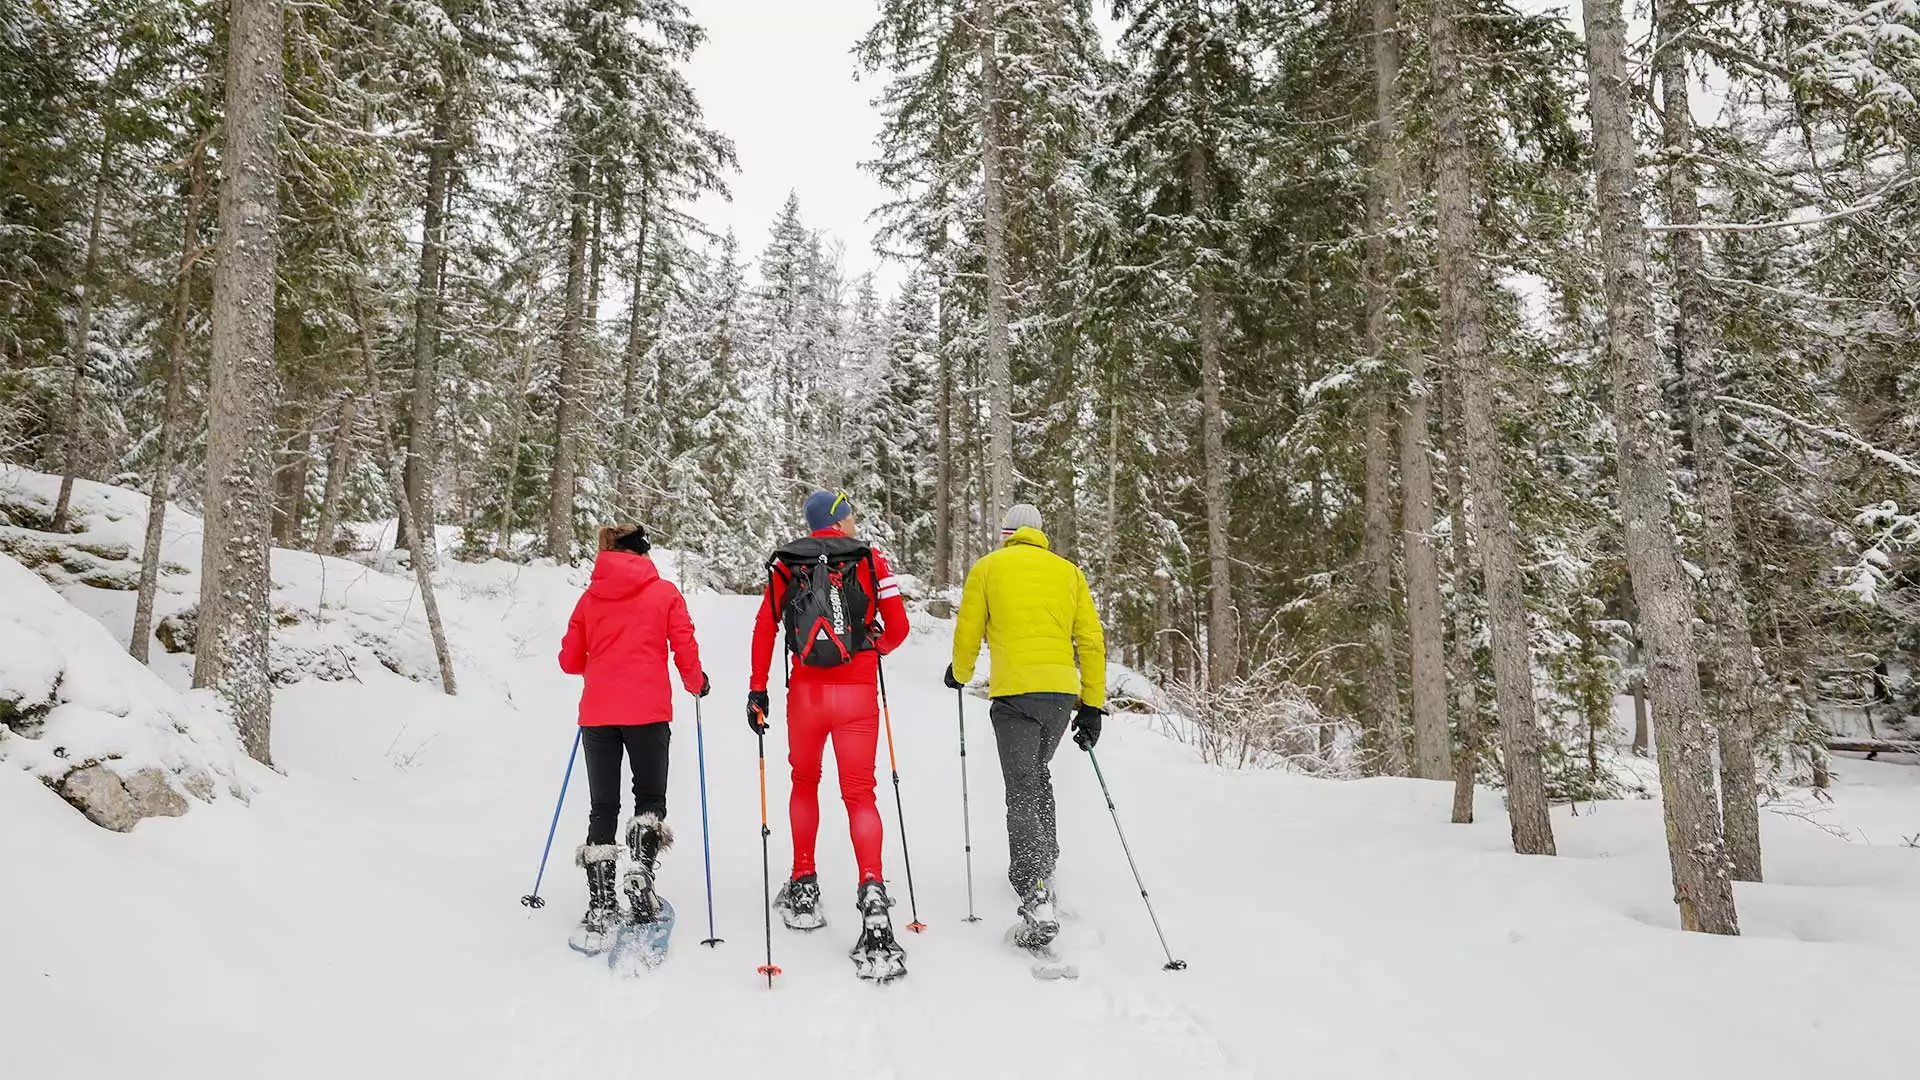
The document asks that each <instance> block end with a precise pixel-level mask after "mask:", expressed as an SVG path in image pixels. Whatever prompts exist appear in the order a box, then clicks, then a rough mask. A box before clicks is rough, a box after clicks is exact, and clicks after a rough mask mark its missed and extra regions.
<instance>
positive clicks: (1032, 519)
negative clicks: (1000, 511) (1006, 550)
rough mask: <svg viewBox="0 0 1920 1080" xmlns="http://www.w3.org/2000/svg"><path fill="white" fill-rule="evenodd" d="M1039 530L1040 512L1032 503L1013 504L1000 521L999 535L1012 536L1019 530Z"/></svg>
mask: <svg viewBox="0 0 1920 1080" xmlns="http://www.w3.org/2000/svg"><path fill="white" fill-rule="evenodd" d="M1038 528H1040V511H1039V510H1038V509H1036V508H1035V507H1034V505H1033V504H1032V503H1014V504H1013V505H1012V506H1009V507H1007V516H1005V517H1003V518H1001V519H1000V535H1001V536H1012V535H1013V534H1014V533H1015V532H1017V531H1018V530H1020V529H1038Z"/></svg>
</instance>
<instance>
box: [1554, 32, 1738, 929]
mask: <svg viewBox="0 0 1920 1080" xmlns="http://www.w3.org/2000/svg"><path fill="white" fill-rule="evenodd" d="M1584 18H1585V22H1586V31H1587V71H1588V81H1589V84H1590V86H1591V88H1592V89H1591V97H1590V108H1591V110H1592V114H1593V134H1594V164H1595V171H1596V174H1597V176H1596V188H1597V194H1598V197H1599V203H1600V207H1599V209H1600V255H1601V263H1602V267H1603V269H1604V287H1605V292H1606V299H1607V352H1608V354H1609V356H1610V358H1611V360H1612V364H1613V392H1614V425H1615V427H1616V429H1617V431H1618V438H1619V450H1618V454H1619V461H1620V511H1621V517H1622V518H1623V519H1624V521H1625V525H1626V553H1627V570H1628V573H1629V575H1630V576H1631V577H1632V579H1633V595H1634V601H1635V603H1636V604H1637V605H1638V606H1639V609H1640V616H1641V618H1640V629H1641V636H1642V638H1643V639H1644V641H1645V644H1646V649H1647V683H1648V687H1649V689H1650V690H1651V692H1652V696H1653V722H1654V724H1655V725H1657V726H1658V727H1659V735H1658V738H1657V739H1656V740H1655V744H1654V749H1655V751H1656V753H1657V754H1658V756H1659V758H1660V760H1661V765H1662V767H1661V770H1660V771H1661V781H1662V787H1663V788H1664V789H1665V790H1664V795H1665V798H1664V800H1663V801H1664V804H1665V808H1666V813H1667V818H1668V849H1669V854H1670V855H1671V857H1672V861H1673V875H1674V885H1675V900H1676V902H1677V903H1678V904H1679V906H1680V924H1681V926H1682V927H1683V928H1684V929H1687V930H1699V931H1704V932H1707V933H1715V934H1737V933H1739V932H1740V922H1739V918H1738V916H1737V915H1736V913H1735V911H1734V903H1733V883H1732V881H1731V879H1730V877H1729V872H1730V870H1731V866H1730V864H1729V861H1728V859H1727V850H1726V839H1725V837H1724V836H1723V835H1722V834H1721V831H1720V806H1719V802H1718V800H1717V799H1716V798H1715V792H1714V777H1713V753H1712V748H1711V747H1710V746H1709V745H1708V733H1707V730H1706V723H1705V717H1704V716H1703V715H1702V711H1701V708H1700V676H1699V669H1698V667H1697V666H1696V658H1695V655H1694V645H1693V626H1692V622H1693V588H1692V585H1691V583H1690V582H1689V581H1688V580H1687V577H1686V574H1685V572H1684V571H1683V570H1682V568H1681V566H1680V555H1679V548H1678V544H1677V542H1676V541H1675V539H1674V535H1673V507H1672V505H1671V504H1670V503H1669V501H1668V498H1667V480H1668V461H1669V458H1670V447H1669V446H1668V436H1667V424H1666V414H1665V410H1664V409H1663V407H1662V402H1661V399H1660V364H1659V357H1658V356H1657V355H1656V353H1655V351H1654V340H1653V302H1652V297H1651V296H1650V294H1649V287H1648V284H1647V280H1648V268H1647V255H1646V245H1645V242H1644V237H1643V232H1642V225H1641V221H1640V198H1639V194H1638V192H1637V191H1636V189H1635V174H1634V169H1635V148H1634V136H1633V114H1632V105H1631V100H1630V94H1631V84H1630V83H1629V81H1628V76H1627V62H1626V25H1625V22H1624V20H1622V18H1621V17H1620V6H1619V0H1588V2H1587V4H1586V6H1585V11H1584Z"/></svg>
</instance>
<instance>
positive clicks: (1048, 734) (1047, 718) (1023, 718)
mask: <svg viewBox="0 0 1920 1080" xmlns="http://www.w3.org/2000/svg"><path fill="white" fill-rule="evenodd" d="M1075 700H1076V699H1075V698H1074V696H1073V695H1072V694H1039V693H1036V694H1013V695H1011V696H1008V697H997V698H994V699H993V710H992V712H991V713H990V714H989V715H991V716H992V718H993V737H994V740H995V742H996V743H998V745H999V749H1000V775H1001V777H1002V778H1003V779H1004V780H1005V781H1006V787H1007V880H1008V881H1010V882H1012V883H1013V891H1014V892H1015V893H1017V894H1018V895H1020V896H1021V897H1025V896H1026V895H1027V893H1028V892H1030V891H1031V890H1032V889H1033V886H1034V883H1035V882H1036V881H1045V880H1046V879H1048V878H1050V877H1052V876H1053V867H1054V864H1055V863H1056V862H1058V861H1059V859H1060V840H1059V836H1058V834H1057V833H1056V831H1055V828H1054V807H1053V772H1052V771H1051V770H1050V769H1049V768H1048V767H1047V764H1048V762H1051V761H1052V760H1053V754H1054V751H1056V750H1058V749H1060V739H1061V736H1063V735H1065V734H1066V733H1067V725H1068V723H1069V722H1070V721H1071V720H1072V719H1073V703H1074V701H1075Z"/></svg>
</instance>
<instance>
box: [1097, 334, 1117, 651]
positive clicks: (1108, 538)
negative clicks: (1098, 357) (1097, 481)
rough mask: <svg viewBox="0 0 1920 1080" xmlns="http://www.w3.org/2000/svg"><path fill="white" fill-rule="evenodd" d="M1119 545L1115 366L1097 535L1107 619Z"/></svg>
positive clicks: (1112, 601)
mask: <svg viewBox="0 0 1920 1080" xmlns="http://www.w3.org/2000/svg"><path fill="white" fill-rule="evenodd" d="M1119 546H1120V374H1119V370H1118V368H1114V369H1110V370H1109V371H1108V373H1107V505H1106V521H1105V522H1104V523H1103V528H1102V535H1101V538H1100V577H1101V579H1102V580H1101V585H1102V589H1101V595H1103V596H1104V597H1105V598H1106V607H1105V611H1104V612H1103V614H1105V615H1106V617H1107V618H1108V619H1109V620H1111V619H1112V618H1113V617H1114V614H1115V612H1116V611H1117V610H1118V607H1119V605H1118V604H1117V603H1116V602H1115V601H1116V599H1117V597H1118V588H1119V586H1118V585H1117V584H1116V581H1117V578H1116V577H1115V575H1114V572H1113V558H1114V555H1115V554H1116V553H1117V552H1118V550H1119Z"/></svg>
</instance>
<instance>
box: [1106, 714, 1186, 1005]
mask: <svg viewBox="0 0 1920 1080" xmlns="http://www.w3.org/2000/svg"><path fill="white" fill-rule="evenodd" d="M1087 760H1088V761H1091V762H1093V775H1094V776H1095V777H1097V778H1098V779H1099V781H1100V794H1101V795H1104V796H1105V797H1106V800H1107V812H1108V813H1110V814H1112V815H1113V831H1114V832H1116V833H1119V834H1120V850H1121V851H1124V852H1126V855H1127V868H1128V869H1130V870H1132V871H1133V883H1134V884H1135V885H1138V886H1139V887H1140V900H1141V902H1142V903H1144V904H1146V905H1147V918H1149V919H1152V920H1153V932H1154V933H1155V934H1156V935H1158V936H1159V938H1160V949H1161V951H1162V952H1165V953H1166V954H1167V962H1166V963H1164V964H1162V965H1160V966H1161V967H1162V968H1164V969H1165V970H1167V971H1185V970H1186V969H1187V962H1186V961H1185V960H1175V959H1174V958H1173V950H1172V949H1169V948H1167V935H1166V934H1165V932H1163V931H1162V930H1161V929H1160V916H1158V915H1155V914H1154V913H1153V901H1152V900H1149V899H1147V886H1146V884H1145V883H1144V882H1142V881H1141V880H1140V867H1139V866H1138V865H1137V864H1135V863H1134V861H1133V848H1131V847H1129V846H1128V845H1127V831H1126V830H1125V829H1122V828H1121V827H1120V811H1118V810H1115V809H1114V808H1113V792H1111V791H1108V790H1107V776H1106V774H1105V773H1103V772H1101V771H1100V759H1099V758H1097V757H1095V756H1094V755H1093V748H1092V747H1088V748H1087Z"/></svg>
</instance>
